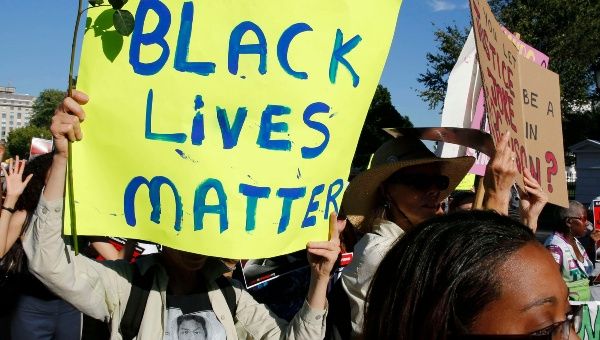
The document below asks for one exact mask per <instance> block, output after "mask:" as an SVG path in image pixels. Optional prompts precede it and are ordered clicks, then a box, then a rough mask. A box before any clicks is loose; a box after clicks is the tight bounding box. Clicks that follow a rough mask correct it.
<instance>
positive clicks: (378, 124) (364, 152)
mask: <svg viewBox="0 0 600 340" xmlns="http://www.w3.org/2000/svg"><path fill="white" fill-rule="evenodd" d="M412 126H413V125H412V123H411V122H410V119H408V117H404V116H402V115H401V114H400V113H399V112H398V110H396V108H395V107H394V105H392V96H391V95H390V91H388V89H387V88H385V87H384V86H382V85H377V89H376V90H375V94H374V95H373V99H372V100H371V105H370V106H369V111H368V112H367V117H366V119H365V123H364V124H363V127H362V130H361V132H360V137H359V139H358V145H357V146H356V152H355V153H354V158H353V159H352V172H351V174H356V173H358V172H361V171H364V170H366V168H367V167H368V165H369V160H370V159H371V154H373V153H374V152H375V150H377V148H379V146H381V144H383V143H384V142H385V141H387V140H389V139H390V138H391V136H390V135H388V134H387V133H386V132H385V131H383V130H382V129H383V128H402V127H412Z"/></svg>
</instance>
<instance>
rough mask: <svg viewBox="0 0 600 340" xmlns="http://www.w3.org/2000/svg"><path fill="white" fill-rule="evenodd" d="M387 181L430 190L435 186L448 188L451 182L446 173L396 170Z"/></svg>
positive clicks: (443, 188) (442, 188)
mask: <svg viewBox="0 0 600 340" xmlns="http://www.w3.org/2000/svg"><path fill="white" fill-rule="evenodd" d="M386 182H387V183H392V184H404V185H406V186H409V187H412V188H415V189H417V190H422V191H425V190H428V189H429V188H431V187H432V186H434V187H435V188H436V189H437V190H446V189H448V185H449V184H450V179H449V178H448V176H444V175H426V174H403V173H402V172H396V173H395V174H393V175H391V176H390V177H389V178H388V179H387V180H386Z"/></svg>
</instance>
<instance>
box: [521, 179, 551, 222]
mask: <svg viewBox="0 0 600 340" xmlns="http://www.w3.org/2000/svg"><path fill="white" fill-rule="evenodd" d="M523 183H524V184H525V188H524V189H521V188H518V189H519V197H520V198H521V201H520V211H521V220H522V222H523V224H525V225H526V226H528V227H529V228H531V230H533V232H534V233H535V231H536V229H537V221H538V217H539V216H540V214H541V213H542V209H543V208H544V206H545V205H546V203H548V194H546V193H545V192H544V190H542V186H541V185H540V184H539V183H538V181H536V179H535V178H534V177H533V176H532V175H531V173H530V172H529V170H527V169H526V170H525V172H524V177H523Z"/></svg>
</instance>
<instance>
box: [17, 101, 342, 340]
mask: <svg viewBox="0 0 600 340" xmlns="http://www.w3.org/2000/svg"><path fill="white" fill-rule="evenodd" d="M87 101H88V97H87V95H85V94H84V93H82V92H78V91H73V95H72V97H68V98H66V99H65V100H64V101H63V102H62V104H61V105H60V106H59V108H57V110H56V111H55V115H54V117H53V120H52V126H51V131H52V134H53V136H54V142H55V147H56V153H55V155H54V161H53V164H52V168H51V170H50V175H49V179H48V183H47V185H46V187H45V189H44V193H43V194H42V196H41V198H40V203H39V205H38V207H37V210H36V212H35V214H34V216H33V219H32V223H31V228H30V229H29V230H28V231H27V232H26V233H25V235H24V237H23V238H24V240H23V245H24V248H25V251H26V253H27V256H28V258H29V259H30V261H29V267H30V270H31V271H32V272H33V273H34V274H35V275H36V276H38V277H39V278H40V280H41V281H42V282H44V283H45V284H46V285H47V286H48V287H49V288H50V289H51V290H53V291H54V292H56V293H57V294H58V295H60V296H62V297H63V298H64V299H65V300H67V301H69V302H71V303H73V305H75V306H76V307H77V308H79V309H80V310H81V311H82V312H84V313H86V314H88V315H90V316H92V317H94V318H97V319H100V320H106V321H110V323H111V338H113V339H121V338H133V337H135V336H136V335H137V339H138V340H143V339H169V340H171V339H175V338H176V337H177V318H178V317H179V316H181V315H186V314H203V315H205V316H208V317H209V318H211V319H213V318H214V319H215V320H218V321H217V322H215V323H214V324H212V326H214V327H216V328H218V329H220V331H215V333H213V334H209V338H211V339H212V338H214V339H218V338H217V337H213V335H215V336H217V335H218V334H221V335H222V334H226V335H227V338H228V339H236V338H260V339H280V338H288V339H319V338H322V337H323V336H324V331H325V321H324V318H325V315H326V312H327V310H326V308H327V300H326V290H327V284H328V281H329V275H330V272H331V269H332V267H333V265H334V263H335V260H336V259H337V256H338V253H339V251H340V248H339V233H340V231H341V230H342V229H343V227H344V222H341V221H336V219H335V215H332V218H330V234H331V240H330V241H325V242H309V243H308V244H307V251H308V253H309V263H310V265H311V284H310V290H309V293H308V296H307V299H306V302H305V304H304V306H303V307H302V309H301V310H300V311H299V312H298V314H297V315H296V316H295V317H294V319H293V320H292V321H291V322H290V323H289V324H288V323H287V322H285V321H284V320H281V319H278V318H277V317H275V316H274V315H273V314H272V313H271V312H270V311H269V310H268V309H267V308H266V307H265V306H263V305H260V304H258V303H257V302H256V301H255V300H254V299H252V297H251V296H250V295H249V294H248V293H247V292H246V291H244V290H242V289H240V288H239V287H238V286H237V285H234V286H232V285H231V283H230V282H229V281H227V280H226V279H225V280H226V281H225V283H224V286H219V285H220V284H221V283H222V280H221V281H219V278H221V277H222V274H223V273H224V272H226V271H227V268H226V267H225V266H224V265H223V263H222V262H221V261H220V260H219V259H216V258H210V257H206V256H203V255H199V254H192V253H187V252H184V251H179V250H175V249H172V248H168V247H163V249H162V252H161V253H160V254H156V255H153V256H147V257H144V258H143V259H140V260H138V261H137V262H136V264H129V263H126V262H125V261H105V262H103V263H98V262H95V261H93V260H90V259H88V258H86V257H84V256H75V255H74V253H73V252H71V251H70V250H68V249H67V251H65V244H64V242H63V240H62V238H61V226H62V223H61V222H62V221H61V217H62V207H63V194H64V185H65V173H66V163H67V149H68V143H69V141H75V140H81V138H82V131H81V128H80V122H81V121H83V119H84V117H85V113H84V111H83V108H82V107H81V106H80V104H85V103H86V102H87ZM152 273H155V274H154V275H152ZM147 275H150V277H151V278H152V280H150V281H144V282H146V283H149V286H150V288H149V292H148V294H147V295H146V298H147V302H146V303H145V304H144V303H141V304H140V303H139V302H136V303H135V304H131V305H129V304H128V301H129V298H130V296H131V294H130V292H132V291H136V292H137V293H139V292H140V290H141V291H143V289H141V288H139V287H140V286H142V285H140V286H136V288H133V287H132V283H131V282H132V280H135V279H136V278H137V277H139V276H141V277H142V278H144V277H147ZM137 293H135V294H134V295H136V296H138V294H137ZM140 306H141V308H140ZM128 307H132V309H129V308H128ZM134 308H137V312H134V313H133V316H134V317H133V318H135V317H140V316H142V315H143V317H142V318H141V320H139V322H140V323H138V324H137V325H136V324H133V323H129V324H126V325H125V326H124V325H123V324H122V323H121V321H122V320H125V319H127V320H129V318H125V316H129V313H128V312H130V311H132V310H134ZM126 311H127V312H126ZM125 314H127V315H125ZM133 318H132V319H133ZM223 331H224V332H223ZM123 333H126V334H123ZM221 338H222V337H221Z"/></svg>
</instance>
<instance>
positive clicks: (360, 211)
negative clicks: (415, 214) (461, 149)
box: [342, 156, 475, 226]
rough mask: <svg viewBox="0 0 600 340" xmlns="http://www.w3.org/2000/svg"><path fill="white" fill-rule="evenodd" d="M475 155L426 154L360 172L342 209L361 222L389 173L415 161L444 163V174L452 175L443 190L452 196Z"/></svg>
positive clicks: (370, 208) (369, 210)
mask: <svg viewBox="0 0 600 340" xmlns="http://www.w3.org/2000/svg"><path fill="white" fill-rule="evenodd" d="M474 162H475V158H473V157H471V156H464V157H455V158H438V157H430V158H422V159H414V160H406V161H398V162H394V163H389V164H384V165H380V166H377V167H374V168H371V169H369V170H367V171H364V172H362V173H360V174H359V175H357V176H356V177H355V178H354V179H352V181H351V182H350V184H349V185H348V188H346V191H345V192H344V198H343V199H342V209H343V212H344V214H345V215H346V218H348V220H349V221H350V222H351V223H352V224H353V225H354V226H359V225H360V224H361V223H362V222H363V221H364V219H365V216H367V215H369V214H370V213H371V212H372V211H373V210H374V209H375V208H377V207H376V204H377V202H376V198H377V190H379V186H380V185H381V183H383V182H384V181H385V180H386V179H387V178H388V177H390V176H391V175H392V174H393V173H395V172H396V171H398V170H400V169H403V168H407V167H409V166H414V165H422V164H436V163H437V164H440V174H441V175H444V176H447V177H448V179H449V183H448V188H447V189H446V190H443V191H442V192H441V194H440V197H441V198H442V199H444V198H446V197H448V196H449V195H450V193H452V191H454V189H455V188H456V187H457V186H458V184H459V183H460V182H461V181H462V180H463V178H464V177H465V175H466V174H467V172H468V171H469V170H470V169H471V167H472V166H473V163H474Z"/></svg>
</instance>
